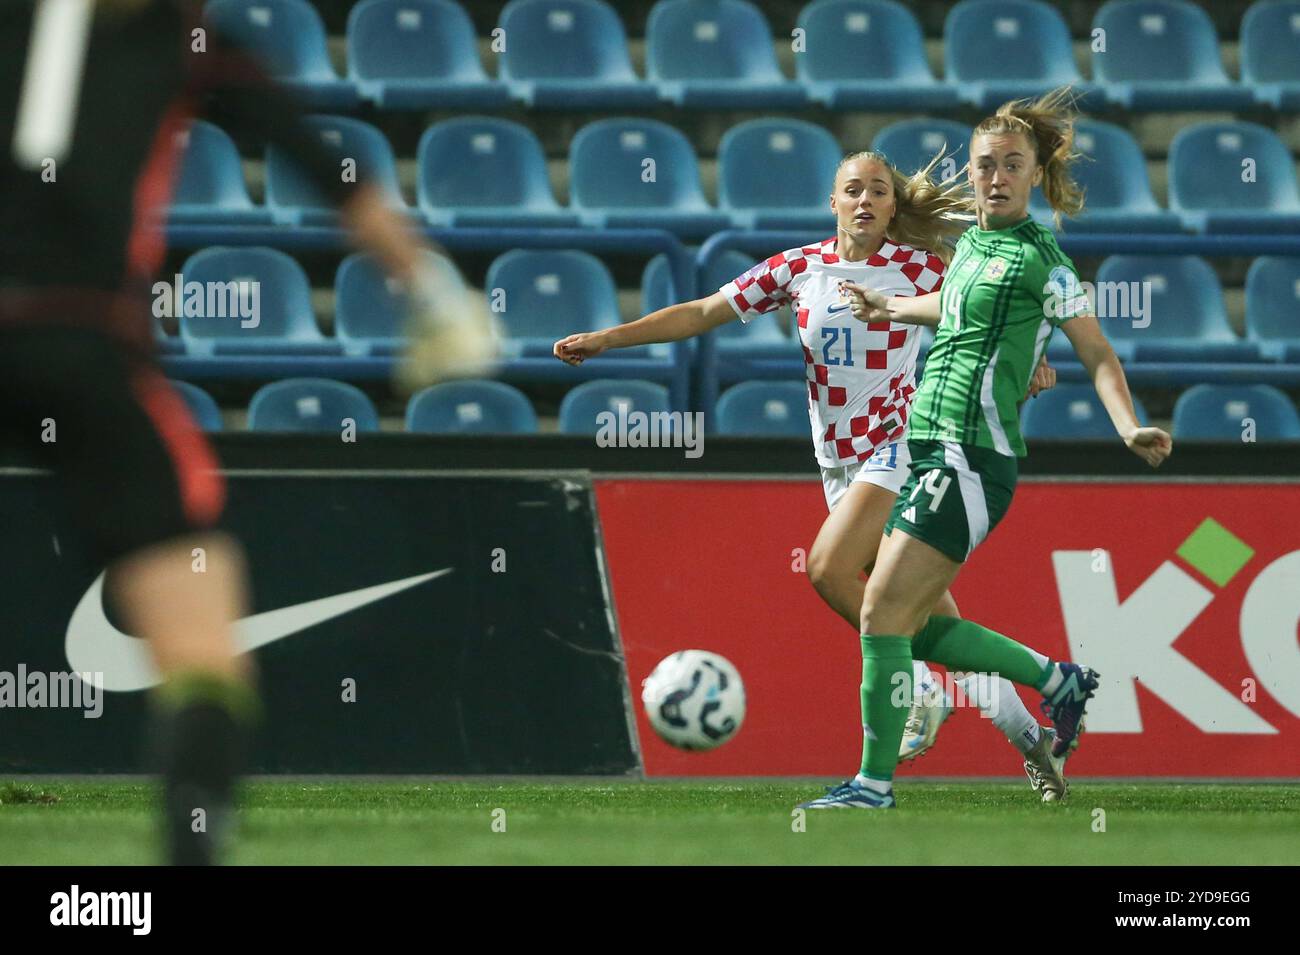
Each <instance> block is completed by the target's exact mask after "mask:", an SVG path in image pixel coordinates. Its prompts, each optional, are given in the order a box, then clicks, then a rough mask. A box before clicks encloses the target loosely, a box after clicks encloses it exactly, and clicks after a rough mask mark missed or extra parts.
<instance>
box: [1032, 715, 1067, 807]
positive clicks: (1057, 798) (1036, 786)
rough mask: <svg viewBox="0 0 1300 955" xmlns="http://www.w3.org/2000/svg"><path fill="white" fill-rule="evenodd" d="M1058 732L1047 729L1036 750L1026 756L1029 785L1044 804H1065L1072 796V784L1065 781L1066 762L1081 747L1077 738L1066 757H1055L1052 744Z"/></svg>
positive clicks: (1036, 744) (1043, 732) (1040, 735)
mask: <svg viewBox="0 0 1300 955" xmlns="http://www.w3.org/2000/svg"><path fill="white" fill-rule="evenodd" d="M1054 742H1056V731H1055V730H1053V729H1051V728H1050V727H1045V728H1044V729H1043V731H1042V732H1041V733H1040V734H1039V737H1038V742H1037V743H1035V744H1034V748H1033V749H1031V750H1030V751H1029V752H1027V753H1026V754H1025V775H1026V776H1028V777H1029V785H1030V787H1031V788H1032V789H1033V790H1034V792H1036V793H1038V795H1039V797H1040V798H1041V799H1042V800H1043V802H1065V800H1066V798H1067V797H1068V796H1069V795H1070V784H1069V783H1068V782H1066V780H1065V761H1066V760H1067V759H1068V758H1069V757H1070V753H1072V752H1073V751H1074V750H1075V749H1077V748H1078V746H1079V738H1078V737H1077V736H1076V737H1075V738H1074V742H1073V743H1071V744H1070V746H1069V748H1068V749H1067V750H1066V752H1065V754H1064V755H1061V756H1053V755H1052V744H1053V743H1054Z"/></svg>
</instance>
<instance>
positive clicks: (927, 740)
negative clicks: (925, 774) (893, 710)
mask: <svg viewBox="0 0 1300 955" xmlns="http://www.w3.org/2000/svg"><path fill="white" fill-rule="evenodd" d="M952 706H953V704H952V700H950V699H948V696H947V694H945V693H944V691H943V684H941V683H939V682H938V681H931V682H928V683H926V684H923V685H922V686H921V687H920V689H919V690H918V691H917V693H916V697H915V698H914V699H913V700H912V709H911V711H910V712H909V713H908V714H907V722H906V723H905V724H904V725H903V741H902V743H901V744H900V745H899V747H898V761H899V762H900V763H903V762H907V761H908V760H909V759H916V757H918V756H921V755H923V754H924V753H925V752H926V751H927V750H929V748H930V747H931V746H933V745H934V741H935V739H936V738H937V737H938V736H939V727H940V726H942V725H943V721H944V720H946V719H947V718H948V714H950V713H951V712H952Z"/></svg>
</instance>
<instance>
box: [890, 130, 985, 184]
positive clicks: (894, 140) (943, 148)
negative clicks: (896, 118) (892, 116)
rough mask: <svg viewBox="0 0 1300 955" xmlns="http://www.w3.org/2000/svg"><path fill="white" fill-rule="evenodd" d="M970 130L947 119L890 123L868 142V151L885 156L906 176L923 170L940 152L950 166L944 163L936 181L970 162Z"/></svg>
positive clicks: (937, 170)
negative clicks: (869, 145)
mask: <svg viewBox="0 0 1300 955" xmlns="http://www.w3.org/2000/svg"><path fill="white" fill-rule="evenodd" d="M972 132H973V130H972V129H971V127H969V126H967V125H966V124H965V123H958V122H955V121H953V120H950V119H924V118H922V119H905V120H903V121H901V122H898V123H891V124H890V125H888V126H886V127H885V128H884V129H882V130H880V132H878V133H876V138H875V139H873V140H872V141H871V148H872V149H874V150H875V151H876V152H881V153H884V154H885V155H886V156H888V157H889V159H890V161H891V162H892V163H893V164H894V165H895V166H897V167H898V169H899V171H900V172H902V173H904V174H905V175H909V176H910V175H911V174H912V173H914V172H916V170H918V169H922V168H924V167H925V166H926V164H927V163H929V161H930V160H931V159H933V158H934V155H935V154H936V153H938V152H943V153H944V154H945V155H946V156H951V158H952V160H953V162H952V164H951V166H950V167H949V168H948V169H945V168H944V166H947V165H948V163H947V161H946V160H945V162H944V163H941V164H940V165H939V167H938V168H936V170H935V172H936V173H938V174H939V175H938V177H937V178H946V176H947V175H948V174H949V173H952V174H956V173H957V171H958V170H960V169H961V168H962V166H965V165H966V163H967V162H968V161H969V160H970V137H971V133H972Z"/></svg>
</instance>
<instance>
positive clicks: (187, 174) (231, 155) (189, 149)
mask: <svg viewBox="0 0 1300 955" xmlns="http://www.w3.org/2000/svg"><path fill="white" fill-rule="evenodd" d="M177 146H178V147H180V148H182V149H183V150H184V156H183V157H182V159H181V168H180V176H179V177H178V179H177V182H176V189H175V191H174V192H173V194H172V198H171V205H170V206H168V207H167V219H168V221H169V222H172V223H174V224H178V225H190V224H194V223H203V224H211V225H266V224H268V223H269V222H270V221H271V214H270V212H269V211H267V210H266V209H265V208H263V207H262V206H258V205H255V204H254V203H253V200H252V199H251V198H250V197H249V195H248V186H246V185H245V184H244V170H243V167H242V166H241V165H240V160H239V152H238V151H237V150H236V149H235V144H234V142H232V141H231V139H230V137H229V136H227V135H226V134H225V132H223V131H222V130H221V129H219V128H218V127H216V126H213V125H212V124H211V123H207V122H204V121H203V120H201V119H198V120H195V121H194V122H193V123H191V124H190V127H189V129H187V130H186V131H185V132H183V133H181V134H180V135H179V136H178V142H177Z"/></svg>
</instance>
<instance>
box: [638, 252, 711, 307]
mask: <svg viewBox="0 0 1300 955" xmlns="http://www.w3.org/2000/svg"><path fill="white" fill-rule="evenodd" d="M706 294H707V293H706ZM681 300H682V297H681V296H680V295H678V294H677V291H676V289H674V288H673V270H672V269H671V268H670V267H669V265H668V256H667V255H664V254H663V253H660V254H659V255H656V256H655V257H654V258H653V259H651V260H650V261H649V262H647V263H646V264H645V270H644V271H643V272H642V273H641V314H642V315H649V314H650V313H651V312H657V311H659V309H661V308H667V307H668V306H669V305H676V304H677V303H678V302H680V301H681Z"/></svg>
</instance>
